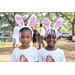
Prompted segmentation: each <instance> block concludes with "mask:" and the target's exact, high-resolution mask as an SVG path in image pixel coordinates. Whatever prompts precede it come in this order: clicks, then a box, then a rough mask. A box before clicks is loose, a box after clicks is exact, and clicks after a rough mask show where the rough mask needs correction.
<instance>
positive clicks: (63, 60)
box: [60, 51, 66, 62]
mask: <svg viewBox="0 0 75 75" xmlns="http://www.w3.org/2000/svg"><path fill="white" fill-rule="evenodd" d="M60 62H66V59H65V55H64V52H63V51H62V54H61V59H60Z"/></svg>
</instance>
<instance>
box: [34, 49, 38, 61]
mask: <svg viewBox="0 0 75 75" xmlns="http://www.w3.org/2000/svg"><path fill="white" fill-rule="evenodd" d="M34 50H35V56H34V62H36V61H38V51H37V49H36V48H35V49H34Z"/></svg>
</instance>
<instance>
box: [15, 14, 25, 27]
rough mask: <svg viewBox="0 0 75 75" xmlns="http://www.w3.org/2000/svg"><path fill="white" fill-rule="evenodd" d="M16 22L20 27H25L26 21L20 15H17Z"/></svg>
mask: <svg viewBox="0 0 75 75" xmlns="http://www.w3.org/2000/svg"><path fill="white" fill-rule="evenodd" d="M15 21H16V23H17V24H18V25H19V26H20V27H22V26H24V21H23V19H22V17H21V16H20V15H19V14H16V15H15Z"/></svg>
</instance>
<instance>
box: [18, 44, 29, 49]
mask: <svg viewBox="0 0 75 75" xmlns="http://www.w3.org/2000/svg"><path fill="white" fill-rule="evenodd" d="M29 47H30V45H28V46H23V45H21V46H20V47H19V48H20V49H27V48H29Z"/></svg>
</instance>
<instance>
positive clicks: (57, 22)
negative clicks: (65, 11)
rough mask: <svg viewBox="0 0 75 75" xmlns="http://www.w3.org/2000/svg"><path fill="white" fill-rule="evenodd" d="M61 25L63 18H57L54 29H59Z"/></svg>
mask: <svg viewBox="0 0 75 75" xmlns="http://www.w3.org/2000/svg"><path fill="white" fill-rule="evenodd" d="M62 23H63V18H59V19H58V20H57V21H56V23H55V28H57V27H60V26H61V25H62Z"/></svg>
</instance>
